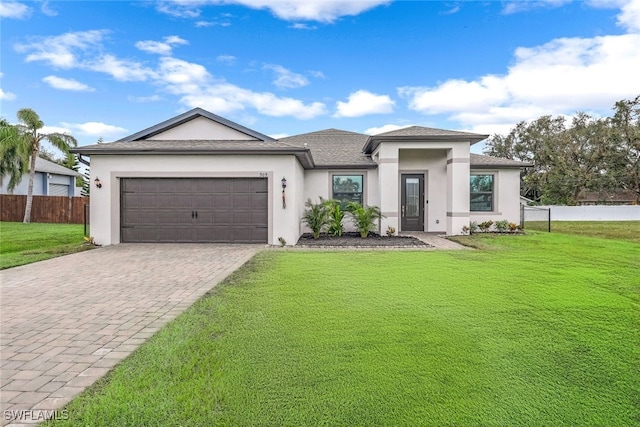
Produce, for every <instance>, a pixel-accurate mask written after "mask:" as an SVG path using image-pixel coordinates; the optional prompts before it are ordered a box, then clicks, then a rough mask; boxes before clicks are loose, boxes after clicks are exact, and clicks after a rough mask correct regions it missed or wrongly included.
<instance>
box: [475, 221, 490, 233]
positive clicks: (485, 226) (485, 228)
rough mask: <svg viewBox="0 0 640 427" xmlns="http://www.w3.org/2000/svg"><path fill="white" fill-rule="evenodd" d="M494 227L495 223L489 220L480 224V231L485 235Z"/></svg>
mask: <svg viewBox="0 0 640 427" xmlns="http://www.w3.org/2000/svg"><path fill="white" fill-rule="evenodd" d="M492 225H493V221H491V220H489V221H485V222H481V223H480V224H478V227H480V231H482V232H483V233H486V232H487V231H489V229H490V228H491V226H492Z"/></svg>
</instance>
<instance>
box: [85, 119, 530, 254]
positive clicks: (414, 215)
mask: <svg viewBox="0 0 640 427" xmlns="http://www.w3.org/2000/svg"><path fill="white" fill-rule="evenodd" d="M485 138H487V135H479V134H475V133H468V132H459V131H451V130H443V129H433V128H427V127H420V126H412V127H408V128H404V129H399V130H395V131H391V132H386V133H382V134H379V135H374V136H369V135H364V134H360V133H355V132H348V131H343V130H338V129H327V130H322V131H318V132H311V133H306V134H302V135H296V136H290V137H286V138H282V139H279V140H276V139H274V138H271V137H269V136H267V135H264V134H262V133H259V132H257V131H254V130H251V129H248V128H246V127H244V126H242V125H239V124H237V123H234V122H232V121H230V120H227V119H224V118H222V117H220V116H217V115H215V114H212V113H210V112H208V111H205V110H203V109H200V108H196V109H194V110H191V111H188V112H186V113H184V114H181V115H179V116H177V117H174V118H172V119H169V120H167V121H164V122H162V123H160V124H157V125H155V126H152V127H150V128H147V129H145V130H142V131H140V132H137V133H134V134H133V135H130V136H128V137H126V138H123V139H121V140H118V141H115V142H111V143H102V144H94V145H89V146H84V147H78V148H75V149H74V150H73V151H74V152H76V153H79V154H80V155H83V156H90V161H91V181H92V184H91V185H92V187H93V188H92V190H91V230H92V234H93V237H94V239H95V242H96V243H98V244H101V245H110V244H116V243H121V242H122V243H125V242H239V243H240V242H243V243H269V244H278V242H279V238H282V239H284V240H285V241H286V242H287V244H295V243H296V241H297V240H298V238H299V237H300V236H301V234H302V233H303V232H304V231H305V226H304V224H302V223H301V221H300V218H301V217H302V214H303V212H304V210H305V201H307V199H311V200H312V201H315V202H317V201H318V200H319V197H323V198H325V199H327V198H336V199H341V200H353V201H358V202H361V203H363V204H365V205H375V206H378V207H380V209H381V211H382V214H383V215H384V218H383V219H382V220H381V221H380V224H379V227H380V229H379V231H380V232H381V233H383V234H384V233H385V232H386V230H387V229H388V228H389V227H393V228H394V229H395V230H396V233H397V232H403V231H427V232H438V233H446V234H449V235H455V234H461V233H462V227H463V226H465V225H468V224H469V222H470V221H479V222H481V221H486V220H493V221H496V220H501V219H507V220H509V221H512V222H518V218H519V215H520V214H519V206H520V204H519V200H520V199H519V196H520V169H521V168H522V167H525V166H527V165H526V164H524V163H521V162H517V161H513V160H506V159H498V158H493V157H488V156H482V155H477V154H471V153H470V151H469V149H470V146H471V145H472V144H475V143H477V142H479V141H481V140H483V139H485ZM97 184H99V185H100V188H98V186H97Z"/></svg>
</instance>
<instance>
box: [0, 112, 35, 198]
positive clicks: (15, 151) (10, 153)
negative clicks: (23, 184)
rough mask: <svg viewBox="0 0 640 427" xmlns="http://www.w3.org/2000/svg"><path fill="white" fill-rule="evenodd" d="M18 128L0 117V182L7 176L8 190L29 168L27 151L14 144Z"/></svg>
mask: <svg viewBox="0 0 640 427" xmlns="http://www.w3.org/2000/svg"><path fill="white" fill-rule="evenodd" d="M17 136H18V129H17V128H16V127H15V126H12V125H11V124H10V123H9V122H7V121H6V120H5V119H4V118H2V119H0V184H2V182H3V181H4V179H5V177H9V184H8V185H7V188H8V189H9V191H10V192H12V191H13V189H14V188H16V186H17V185H18V183H19V182H20V180H21V179H22V176H23V175H24V174H25V173H26V172H27V170H28V169H29V151H28V150H26V149H25V147H24V146H21V145H19V144H16V141H17Z"/></svg>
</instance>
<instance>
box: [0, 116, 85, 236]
mask: <svg viewBox="0 0 640 427" xmlns="http://www.w3.org/2000/svg"><path fill="white" fill-rule="evenodd" d="M17 117H18V122H19V123H18V124H17V125H8V126H3V127H2V134H1V138H2V144H3V151H4V145H5V144H6V147H7V151H8V152H9V154H10V155H11V156H13V158H12V159H11V160H9V162H10V163H13V164H18V163H21V164H22V163H24V162H26V159H25V156H26V157H27V158H28V159H29V160H28V161H29V185H28V187H27V205H26V207H25V211H24V220H23V222H24V223H25V224H28V223H29V222H31V206H32V204H33V182H34V180H35V176H36V159H37V158H38V154H39V152H40V144H41V142H42V141H48V142H49V143H51V145H53V146H54V147H56V148H57V149H59V150H60V151H62V152H63V153H65V154H66V153H68V152H69V149H70V148H71V147H72V146H73V147H75V146H76V145H77V141H76V139H75V138H74V137H73V136H71V135H69V134H65V133H59V132H53V133H40V130H41V129H42V128H43V127H44V122H43V121H42V120H40V116H38V114H37V113H36V112H35V111H33V110H32V109H30V108H22V109H20V110H18V113H17ZM2 162H3V163H4V162H5V160H4V159H3V161H2ZM17 172H20V170H17V171H16V173H17ZM21 172H22V174H24V173H25V169H22V170H21ZM21 176H22V175H21ZM18 181H19V179H18ZM16 184H17V182H16Z"/></svg>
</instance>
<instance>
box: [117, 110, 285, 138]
mask: <svg viewBox="0 0 640 427" xmlns="http://www.w3.org/2000/svg"><path fill="white" fill-rule="evenodd" d="M201 135H206V137H202V136H201ZM194 139H209V140H216V139H217V140H238V141H246V140H258V141H267V142H272V141H275V140H274V139H273V138H271V137H269V136H267V135H264V134H262V133H260V132H256V131H254V130H251V129H249V128H247V127H244V126H242V125H240V124H238V123H235V122H232V121H231V120H227V119H225V118H223V117H220V116H218V115H216V114H213V113H210V112H209V111H206V110H203V109H202V108H194V109H193V110H191V111H187V112H186V113H183V114H180V115H179V116H176V117H174V118H172V119H169V120H165V121H164V122H162V123H158V124H157V125H155V126H151V127H149V128H147V129H144V130H142V131H140V132H136V133H134V134H133V135H129V136H126V137H124V138H122V139H120V140H118V141H117V142H122V141H139V140H174V141H176V140H194Z"/></svg>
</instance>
